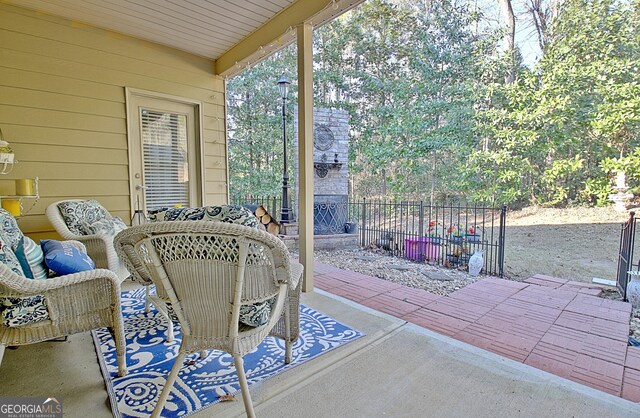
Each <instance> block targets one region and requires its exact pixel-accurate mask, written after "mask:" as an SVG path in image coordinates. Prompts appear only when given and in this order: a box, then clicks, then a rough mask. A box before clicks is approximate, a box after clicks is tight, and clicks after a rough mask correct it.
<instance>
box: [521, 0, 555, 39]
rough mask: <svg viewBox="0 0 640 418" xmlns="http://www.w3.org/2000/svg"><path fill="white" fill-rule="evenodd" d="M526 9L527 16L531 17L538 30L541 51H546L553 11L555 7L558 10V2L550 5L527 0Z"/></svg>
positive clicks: (537, 0) (536, 0)
mask: <svg viewBox="0 0 640 418" xmlns="http://www.w3.org/2000/svg"><path fill="white" fill-rule="evenodd" d="M524 7H525V10H526V12H527V14H529V16H530V17H531V21H532V22H533V26H534V28H535V30H536V35H537V36H538V45H539V46H540V51H544V48H545V45H546V44H547V35H548V32H547V30H548V28H549V24H550V23H551V15H552V9H553V8H554V7H555V9H557V1H552V2H551V5H549V4H548V3H546V2H545V1H544V0H526V2H525V5H524Z"/></svg>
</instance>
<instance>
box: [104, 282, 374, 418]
mask: <svg viewBox="0 0 640 418" xmlns="http://www.w3.org/2000/svg"><path fill="white" fill-rule="evenodd" d="M300 308H301V315H300V338H298V341H297V342H296V343H295V345H294V347H293V361H292V362H291V364H284V342H283V341H282V340H279V339H276V338H273V337H268V338H267V339H265V340H264V341H263V342H262V344H261V345H260V346H259V347H258V349H257V350H255V351H254V352H252V353H249V354H247V355H246V356H245V357H244V365H245V370H246V373H247V380H248V382H249V387H251V385H252V384H255V383H257V382H260V381H262V380H264V379H267V378H269V377H271V376H274V375H275V374H277V373H280V372H282V371H284V370H288V369H290V368H292V367H295V366H297V365H299V364H302V363H304V362H305V361H308V360H310V359H312V358H314V357H316V356H318V355H320V354H322V353H325V352H327V351H329V350H332V349H334V348H336V347H339V346H341V345H343V344H345V343H348V342H351V341H354V340H356V339H357V338H360V337H361V336H363V334H362V333H361V332H359V331H356V330H354V329H351V328H349V327H347V326H346V325H344V324H341V323H340V322H338V321H336V320H334V319H333V318H330V317H328V316H326V315H324V314H322V313H320V312H318V311H315V310H313V309H311V308H309V307H306V306H304V305H302V306H301V307H300ZM122 309H123V316H124V331H125V336H126V339H127V366H128V370H129V373H128V374H127V376H125V377H122V378H120V377H117V371H118V367H117V359H116V353H115V344H114V341H113V338H112V337H111V334H110V333H109V332H108V331H107V329H106V328H101V329H98V330H95V331H93V332H92V334H93V340H94V343H95V345H96V351H97V353H98V359H99V362H100V368H101V369H102V374H103V376H104V380H105V383H106V385H107V391H108V392H109V398H110V400H111V408H112V411H113V414H114V416H115V417H148V416H149V415H150V414H151V412H153V408H154V406H155V404H156V401H157V399H158V397H159V396H160V392H161V391H162V387H163V386H164V382H165V379H166V377H167V376H168V375H169V371H170V370H171V367H172V366H173V363H174V359H175V357H176V356H177V353H178V348H179V345H180V337H181V336H180V325H179V324H176V326H175V328H174V330H175V337H176V338H175V340H174V341H173V342H171V343H167V342H165V331H166V329H167V327H166V323H165V322H164V319H163V318H162V316H161V315H160V314H159V313H158V312H157V311H156V310H155V309H153V306H152V309H151V312H149V313H145V312H144V289H138V290H135V291H132V292H123V293H122ZM239 391H240V385H239V384H238V377H237V374H236V371H235V367H234V365H233V357H232V356H231V355H229V354H227V353H224V352H221V351H214V350H212V351H209V352H208V355H207V357H205V358H202V359H200V358H199V357H198V354H193V355H190V356H187V358H186V360H185V363H184V366H183V367H182V369H181V370H180V374H179V375H178V379H177V380H176V382H175V384H174V386H173V390H172V391H171V395H170V396H169V400H168V401H167V403H166V404H165V407H164V411H163V413H162V416H163V417H165V416H166V417H184V416H187V415H189V414H192V413H194V412H196V411H198V410H200V409H202V408H205V407H207V406H209V405H212V404H214V403H217V402H219V399H218V397H219V396H221V395H226V394H234V393H239ZM236 398H237V399H238V400H239V401H241V395H239V394H238V395H237V397H236Z"/></svg>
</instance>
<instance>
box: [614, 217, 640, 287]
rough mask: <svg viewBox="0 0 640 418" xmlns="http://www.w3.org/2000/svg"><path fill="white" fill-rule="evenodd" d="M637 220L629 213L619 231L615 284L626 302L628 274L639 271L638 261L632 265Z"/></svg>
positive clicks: (639, 262)
mask: <svg viewBox="0 0 640 418" xmlns="http://www.w3.org/2000/svg"><path fill="white" fill-rule="evenodd" d="M637 221H638V218H636V217H635V212H629V219H628V220H627V221H626V222H625V223H623V224H622V228H621V230H620V250H619V251H618V274H617V276H616V284H617V286H618V290H619V291H620V293H622V295H623V296H624V300H627V283H629V276H630V275H629V272H630V271H633V270H634V269H635V270H640V265H639V264H640V260H638V262H636V263H635V264H634V263H633V255H634V247H635V243H636V233H637V228H636V226H637V225H636V223H637Z"/></svg>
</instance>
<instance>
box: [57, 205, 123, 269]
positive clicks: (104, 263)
mask: <svg viewBox="0 0 640 418" xmlns="http://www.w3.org/2000/svg"><path fill="white" fill-rule="evenodd" d="M81 201H82V200H80V199H69V200H61V201H59V202H55V203H52V204H50V205H49V206H48V207H47V210H46V214H47V218H48V219H49V222H51V224H52V225H53V227H54V228H55V230H56V232H58V234H60V236H61V237H62V238H64V239H66V240H76V241H80V242H82V243H83V244H84V245H85V246H86V247H87V253H88V254H89V256H90V257H91V259H92V260H93V262H94V263H95V264H96V268H104V269H109V270H111V271H113V272H114V273H116V275H117V276H118V277H119V278H120V279H121V280H124V279H126V278H127V277H129V272H128V271H127V269H126V268H125V266H124V263H123V262H122V260H120V259H119V258H118V254H116V251H115V249H114V248H113V241H112V237H109V236H106V235H97V234H93V235H78V234H75V233H73V232H72V231H70V230H69V227H68V226H67V223H66V222H65V220H64V218H63V217H62V214H61V213H60V210H59V209H58V204H60V203H63V202H81ZM105 212H106V209H105ZM107 213H108V212H107Z"/></svg>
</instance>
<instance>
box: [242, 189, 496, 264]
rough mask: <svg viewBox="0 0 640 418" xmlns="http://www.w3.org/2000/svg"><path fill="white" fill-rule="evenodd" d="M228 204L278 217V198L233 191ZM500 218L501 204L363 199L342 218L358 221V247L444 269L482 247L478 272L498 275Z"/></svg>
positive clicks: (351, 206)
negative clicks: (247, 206) (259, 207)
mask: <svg viewBox="0 0 640 418" xmlns="http://www.w3.org/2000/svg"><path fill="white" fill-rule="evenodd" d="M231 203H232V204H239V205H242V204H247V203H252V204H260V205H263V206H264V207H265V208H266V209H267V211H268V212H269V214H271V216H273V217H274V218H276V219H279V218H280V209H281V203H282V198H281V197H280V196H253V195H233V196H232V197H231ZM293 206H294V209H295V206H296V205H295V204H294V205H293ZM506 216H507V208H506V206H502V207H495V206H492V205H487V204H480V205H469V204H464V205H463V204H451V203H449V204H439V205H429V204H427V203H424V202H422V201H419V202H415V201H410V202H399V203H398V202H393V203H392V202H389V203H388V202H386V201H380V200H368V199H365V198H363V199H360V200H357V201H350V202H349V203H348V219H347V220H348V221H349V222H353V223H356V224H357V225H358V229H359V238H360V245H361V246H362V247H379V248H382V249H384V250H385V251H387V252H388V253H389V254H391V255H394V256H397V257H403V258H407V259H409V260H413V261H418V262H430V263H433V264H438V265H442V266H446V267H458V266H464V265H466V264H467V262H468V261H469V258H470V257H471V255H473V253H474V252H476V251H482V253H483V258H484V269H483V272H484V273H485V274H491V275H497V276H502V275H503V273H504V244H505V227H506ZM292 219H296V217H293V218H292Z"/></svg>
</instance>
